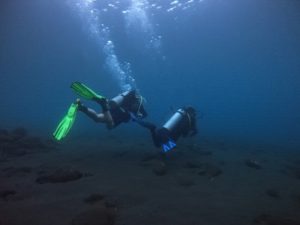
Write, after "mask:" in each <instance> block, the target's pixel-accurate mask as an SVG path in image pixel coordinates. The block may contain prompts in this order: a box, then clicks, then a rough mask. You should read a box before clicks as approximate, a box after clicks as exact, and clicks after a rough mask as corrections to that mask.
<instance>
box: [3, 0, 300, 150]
mask: <svg viewBox="0 0 300 225" xmlns="http://www.w3.org/2000/svg"><path fill="white" fill-rule="evenodd" d="M0 4H1V6H0V44H1V45H0V94H1V101H0V109H1V110H0V116H1V125H0V126H1V127H3V128H13V127H16V126H24V127H27V128H29V129H30V130H32V131H35V132H41V133H43V134H44V135H49V136H50V135H51V133H52V131H53V129H54V128H55V126H56V124H57V123H58V121H59V119H60V118H61V117H62V116H63V114H64V113H65V111H66V109H67V107H68V106H69V105H70V103H71V102H73V101H74V100H75V99H76V96H75V94H74V93H73V92H72V91H71V89H70V88H69V86H70V83H71V82H73V81H81V82H83V83H85V84H87V85H88V86H90V87H92V88H93V89H95V90H97V91H99V92H100V93H102V94H103V95H106V96H108V97H113V96H115V95H117V94H118V93H120V92H121V91H123V90H127V89H130V88H137V89H138V90H139V91H140V93H141V94H142V95H143V96H144V97H145V98H146V100H147V104H146V105H145V107H146V109H147V110H148V112H149V114H150V116H149V118H148V119H149V120H151V121H153V122H155V123H157V124H162V123H163V122H164V121H165V120H166V119H167V118H168V117H169V116H170V115H171V114H172V112H173V111H174V110H175V109H176V108H178V107H181V106H183V105H187V104H189V105H193V106H194V107H196V108H197V109H198V111H199V114H200V113H201V115H202V116H201V118H199V121H198V125H199V130H200V133H199V136H206V137H210V136H211V137H225V138H230V139H235V140H247V141H253V142H260V141H264V142H268V143H274V144H277V143H278V144H284V145H286V146H292V145H293V146H300V143H299V140H298V139H299V138H298V137H299V134H300V104H299V102H300V78H299V74H300V42H299V40H300V1H296V0H286V1H283V0H273V1H270V0H251V1H250V0H243V1H240V0H239V1H238V0H203V1H199V0H194V1H193V0H190V1H188V0H184V1H183V0H178V1H171V0H164V1H162V0H160V1H159V0H156V1H155V0H148V1H147V0H124V1H123V0H122V1H121V0H120V1H115V0H111V1H108V0H107V1H92V0H54V1H46V0H45V1H40V0H28V1H17V0H13V1H9V0H4V1H1V3H0ZM76 123H77V124H75V126H74V131H73V132H74V133H76V132H77V133H78V132H79V130H80V131H81V132H82V133H84V132H86V133H85V135H91V134H93V133H95V134H96V135H98V134H99V135H100V134H101V132H108V131H106V129H105V127H104V126H102V125H101V124H100V125H99V124H97V125H95V124H93V123H92V122H90V121H89V120H88V119H87V118H85V117H84V116H83V115H80V116H78V119H77V121H76ZM118 129H120V131H122V132H126V131H127V130H130V131H131V132H133V133H134V132H137V133H138V132H140V131H141V128H139V127H135V126H131V125H122V127H120V128H118ZM109 132H118V131H117V130H112V131H109ZM122 132H121V133H122ZM74 133H73V135H74ZM71 135H72V134H71Z"/></svg>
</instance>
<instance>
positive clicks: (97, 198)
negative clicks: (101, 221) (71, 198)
mask: <svg viewBox="0 0 300 225" xmlns="http://www.w3.org/2000/svg"><path fill="white" fill-rule="evenodd" d="M103 199H104V196H103V195H101V194H91V195H90V196H89V197H87V198H86V199H84V202H86V203H88V204H94V203H96V202H99V201H101V200H103Z"/></svg>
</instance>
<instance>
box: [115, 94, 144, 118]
mask: <svg viewBox="0 0 300 225" xmlns="http://www.w3.org/2000/svg"><path fill="white" fill-rule="evenodd" d="M110 107H111V108H116V107H120V108H123V110H128V111H130V112H132V113H133V114H134V115H135V116H137V117H138V118H144V117H146V116H147V112H146V111H145V109H144V107H143V97H142V96H140V95H137V94H136V91H135V90H130V91H125V92H123V93H121V94H119V95H117V96H116V97H114V98H112V99H111V100H110Z"/></svg>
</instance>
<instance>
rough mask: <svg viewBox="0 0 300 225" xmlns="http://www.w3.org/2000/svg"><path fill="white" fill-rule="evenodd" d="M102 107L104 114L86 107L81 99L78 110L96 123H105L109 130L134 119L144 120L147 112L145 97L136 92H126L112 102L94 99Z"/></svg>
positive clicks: (78, 102) (104, 99)
mask: <svg viewBox="0 0 300 225" xmlns="http://www.w3.org/2000/svg"><path fill="white" fill-rule="evenodd" d="M92 100H94V101H95V102H97V103H98V104H100V105H101V107H102V113H96V112H95V110H93V109H91V108H88V107H86V106H84V105H83V104H82V103H81V101H80V99H77V101H76V102H77V104H78V110H79V111H81V112H83V113H85V114H86V115H87V116H88V117H90V118H91V119H93V120H94V121H95V122H99V123H105V124H106V126H107V128H108V129H112V128H115V127H117V126H118V125H119V124H121V123H127V122H129V121H130V120H131V119H132V117H134V118H135V119H138V120H140V119H143V118H145V117H146V116H147V112H146V111H145V109H144V107H143V97H142V96H141V95H139V94H137V93H136V91H135V90H131V91H126V92H124V93H122V94H120V95H118V96H116V97H114V98H112V99H110V100H108V99H106V98H100V99H99V98H94V99H92Z"/></svg>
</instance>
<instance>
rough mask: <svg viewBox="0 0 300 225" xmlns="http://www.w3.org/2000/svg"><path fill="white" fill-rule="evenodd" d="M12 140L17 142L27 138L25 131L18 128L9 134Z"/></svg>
mask: <svg viewBox="0 0 300 225" xmlns="http://www.w3.org/2000/svg"><path fill="white" fill-rule="evenodd" d="M11 135H12V136H13V137H14V140H19V139H22V138H24V137H26V136H27V130H26V129H25V128H23V127H18V128H16V129H14V130H13V131H12V132H11Z"/></svg>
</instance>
